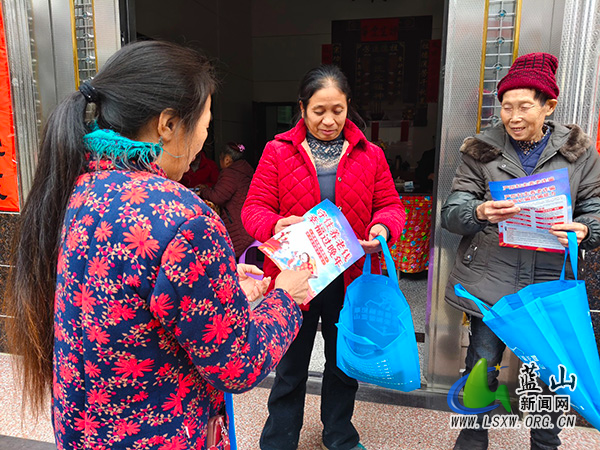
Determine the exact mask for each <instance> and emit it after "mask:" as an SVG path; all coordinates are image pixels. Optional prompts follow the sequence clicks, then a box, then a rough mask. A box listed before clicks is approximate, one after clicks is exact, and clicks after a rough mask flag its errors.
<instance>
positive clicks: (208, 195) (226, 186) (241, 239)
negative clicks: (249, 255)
mask: <svg viewBox="0 0 600 450" xmlns="http://www.w3.org/2000/svg"><path fill="white" fill-rule="evenodd" d="M252 175H254V169H252V166H251V165H250V164H248V163H247V162H246V161H245V160H243V159H240V160H238V161H234V162H233V163H232V164H231V165H230V166H229V167H226V168H225V169H223V170H222V171H221V173H220V174H219V179H218V180H217V183H216V184H215V186H214V187H212V188H205V189H202V191H201V192H200V197H202V198H203V199H206V200H209V201H211V202H213V203H215V204H217V205H219V206H220V207H221V219H223V222H224V223H225V227H226V228H227V231H228V232H229V236H230V237H231V240H232V242H233V248H234V249H235V257H236V258H239V257H240V256H241V255H242V253H244V250H246V248H248V246H249V245H250V244H252V242H254V238H253V237H252V236H250V235H249V234H248V232H247V231H246V230H245V228H244V225H243V224H242V217H241V214H242V206H244V201H246V196H247V195H248V188H249V187H250V182H251V181H252Z"/></svg>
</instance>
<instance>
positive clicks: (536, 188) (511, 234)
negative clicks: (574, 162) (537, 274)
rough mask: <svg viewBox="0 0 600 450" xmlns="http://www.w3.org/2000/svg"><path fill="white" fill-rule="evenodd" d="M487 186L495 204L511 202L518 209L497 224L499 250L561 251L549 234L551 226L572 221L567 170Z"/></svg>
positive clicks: (556, 240) (497, 182) (556, 241)
mask: <svg viewBox="0 0 600 450" xmlns="http://www.w3.org/2000/svg"><path fill="white" fill-rule="evenodd" d="M489 185H490V193H491V194H492V198H493V199H494V200H512V201H513V202H515V204H517V205H519V207H520V208H521V211H520V212H519V213H518V214H516V215H515V216H513V217H511V218H510V219H508V220H505V221H503V222H500V223H498V230H499V233H500V245H501V246H503V247H518V248H525V249H529V250H540V251H546V252H563V251H564V247H563V246H562V245H561V244H560V242H558V239H557V238H556V236H554V235H552V234H550V232H549V230H550V227H551V226H552V225H555V224H560V223H571V222H572V221H573V210H572V206H571V189H570V187H569V171H568V169H566V168H565V169H558V170H553V171H550V172H544V173H539V174H535V175H530V176H528V177H523V178H516V179H514V180H509V181H492V182H490V183H489Z"/></svg>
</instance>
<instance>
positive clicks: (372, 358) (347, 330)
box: [336, 236, 421, 392]
mask: <svg viewBox="0 0 600 450" xmlns="http://www.w3.org/2000/svg"><path fill="white" fill-rule="evenodd" d="M377 239H378V240H379V241H380V242H381V247H382V249H383V254H384V256H385V262H386V264H387V267H388V268H389V269H388V270H389V271H390V274H389V275H388V276H385V275H374V274H372V273H371V257H370V255H367V257H366V258H365V265H364V268H363V274H362V275H361V276H360V277H358V278H357V279H356V280H354V282H352V284H351V285H350V286H348V288H347V289H346V296H345V298H344V307H343V308H342V311H341V312H340V318H339V321H338V323H337V324H336V325H337V327H338V337H337V365H338V367H339V368H340V369H341V370H342V371H343V372H344V373H345V374H346V375H348V376H349V377H352V378H355V379H357V380H359V381H364V382H366V383H371V384H376V385H378V386H382V387H386V388H390V389H396V390H399V391H404V392H409V391H412V390H414V389H419V388H420V387H421V372H420V368H419V353H418V350H417V340H416V338H415V329H414V326H413V321H412V316H411V314H410V307H409V306H408V303H407V302H406V298H405V297H404V294H402V291H400V286H399V285H398V277H397V276H396V272H395V271H394V270H393V268H394V267H395V264H394V260H393V259H392V255H391V254H390V250H389V248H388V246H387V243H386V242H385V240H384V239H383V237H381V236H377Z"/></svg>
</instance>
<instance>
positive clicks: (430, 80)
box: [426, 39, 442, 103]
mask: <svg viewBox="0 0 600 450" xmlns="http://www.w3.org/2000/svg"><path fill="white" fill-rule="evenodd" d="M441 58H442V41H441V39H433V40H431V41H429V63H428V66H427V95H426V97H427V103H437V102H438V95H439V92H438V91H439V87H440V64H441Z"/></svg>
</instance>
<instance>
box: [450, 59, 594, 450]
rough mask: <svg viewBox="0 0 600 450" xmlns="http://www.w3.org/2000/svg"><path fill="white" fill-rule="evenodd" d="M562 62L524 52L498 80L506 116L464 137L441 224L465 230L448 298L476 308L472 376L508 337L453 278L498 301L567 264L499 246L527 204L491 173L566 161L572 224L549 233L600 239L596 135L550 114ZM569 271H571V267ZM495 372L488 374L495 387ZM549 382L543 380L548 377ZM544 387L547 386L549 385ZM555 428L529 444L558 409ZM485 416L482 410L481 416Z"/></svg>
mask: <svg viewBox="0 0 600 450" xmlns="http://www.w3.org/2000/svg"><path fill="white" fill-rule="evenodd" d="M557 66H558V60H557V59H556V57H555V56H553V55H550V54H548V53H530V54H527V55H523V56H521V57H519V58H517V59H516V60H515V61H514V63H513V65H512V66H511V68H510V69H509V71H508V74H507V75H506V76H505V77H504V78H502V80H500V82H499V83H498V100H500V102H501V104H502V109H501V111H500V116H501V118H502V123H501V124H499V125H497V126H495V127H493V128H489V129H486V130H484V131H483V132H482V133H481V134H478V135H476V136H474V137H469V138H467V139H465V140H464V142H463V145H462V147H461V149H460V152H461V157H462V162H461V164H460V165H459V167H458V169H457V171H456V176H455V177H454V181H453V183H452V192H451V194H450V195H449V197H448V198H447V200H446V202H445V203H444V206H443V207H442V226H443V227H444V228H446V229H447V230H449V231H451V232H453V233H457V234H460V235H462V236H463V238H462V240H461V243H460V245H459V248H458V252H457V255H456V260H455V263H454V268H453V270H452V273H451V274H450V278H449V281H448V285H447V288H446V301H447V302H448V303H449V304H450V305H452V306H454V307H455V308H458V309H460V310H461V311H464V312H465V313H467V314H468V315H469V316H470V327H471V330H470V331H471V332H470V334H469V338H470V342H469V347H468V350H467V357H466V361H465V363H466V371H465V373H464V374H465V375H466V374H468V373H469V372H470V371H471V369H472V368H473V366H474V365H475V363H476V362H477V361H479V360H480V359H481V358H486V359H487V363H488V367H493V366H497V365H498V366H499V364H500V362H501V360H502V353H503V352H504V349H505V347H506V346H505V344H504V343H503V342H502V341H501V340H500V339H498V337H497V336H496V335H495V334H494V333H493V332H492V331H491V330H490V329H489V328H488V327H487V325H485V324H484V323H483V321H482V319H481V317H482V316H481V313H480V312H479V310H478V309H477V307H476V306H475V305H474V304H473V303H472V302H471V301H470V300H467V299H464V298H461V297H458V296H457V295H456V294H455V292H454V285H455V284H457V283H462V284H463V285H464V286H465V288H466V289H467V290H468V291H469V292H470V293H471V294H473V295H474V296H476V297H478V298H479V299H481V300H482V301H484V302H485V303H487V304H488V305H490V306H492V305H494V304H495V303H496V302H497V301H498V300H499V299H500V298H502V297H503V296H505V295H508V294H513V293H515V292H517V291H519V290H520V289H522V288H524V287H525V286H527V285H529V284H532V283H540V282H544V281H551V280H556V279H558V278H559V276H560V273H561V269H562V266H563V255H562V254H560V253H551V252H542V251H534V250H526V249H521V248H511V247H501V246H500V245H499V235H498V222H501V221H503V220H507V219H509V218H511V217H512V216H514V215H515V214H517V213H518V212H519V211H520V209H519V206H518V205H515V204H514V203H513V202H512V201H494V200H492V197H491V195H490V189H489V183H490V182H491V181H508V180H512V179H515V178H520V177H525V176H527V175H533V174H539V173H543V172H548V171H551V170H556V169H561V168H567V169H568V171H569V182H570V186H571V201H572V204H573V222H572V223H563V224H555V225H553V226H552V227H551V229H550V233H551V234H553V235H554V236H556V238H557V239H558V241H559V242H560V243H561V244H562V245H564V246H567V230H571V231H574V232H575V233H576V234H577V242H578V243H579V244H580V248H582V249H591V248H595V247H597V246H598V245H600V157H599V155H598V152H597V151H596V149H595V148H594V146H593V142H592V140H591V139H590V137H589V136H587V135H586V134H585V133H584V132H583V131H582V130H581V128H579V127H578V126H577V125H567V126H565V125H561V124H559V123H557V122H554V121H551V120H547V117H548V116H550V115H551V114H552V113H553V112H554V109H555V108H556V105H557V103H558V100H557V97H558V93H559V90H558V86H557V84H556V79H555V74H556V69H557ZM567 275H568V276H569V277H570V278H573V273H572V272H571V268H570V266H568V267H567ZM497 377H498V371H493V372H489V373H488V379H489V385H490V389H491V390H492V391H495V390H496V388H497V387H498V380H497ZM542 384H543V383H542ZM544 391H545V392H544V393H545V394H548V393H549V390H548V388H547V387H546V386H545V385H544ZM549 414H550V415H551V416H552V420H553V424H554V426H553V427H552V428H551V429H536V428H532V429H531V448H532V449H536V450H539V449H542V450H551V449H555V448H557V447H558V446H559V445H560V443H561V441H560V438H559V437H558V434H559V432H560V429H559V428H558V427H557V426H556V420H557V418H558V415H557V413H549ZM480 419H481V417H480ZM487 447H488V432H487V430H485V429H481V428H480V429H478V430H475V429H464V430H462V431H461V432H460V435H459V437H458V439H457V441H456V445H455V447H454V449H455V450H478V449H487Z"/></svg>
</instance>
